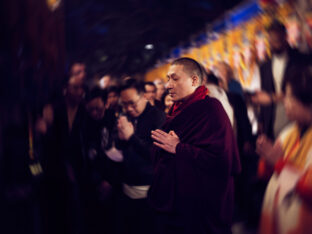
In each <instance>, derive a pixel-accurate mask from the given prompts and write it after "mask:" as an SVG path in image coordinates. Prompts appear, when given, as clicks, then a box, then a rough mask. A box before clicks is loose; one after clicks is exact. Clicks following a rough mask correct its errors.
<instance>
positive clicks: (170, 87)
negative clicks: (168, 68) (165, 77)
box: [165, 80, 172, 89]
mask: <svg viewBox="0 0 312 234" xmlns="http://www.w3.org/2000/svg"><path fill="white" fill-rule="evenodd" d="M165 89H172V82H171V80H169V81H168V82H167V83H166V84H165Z"/></svg>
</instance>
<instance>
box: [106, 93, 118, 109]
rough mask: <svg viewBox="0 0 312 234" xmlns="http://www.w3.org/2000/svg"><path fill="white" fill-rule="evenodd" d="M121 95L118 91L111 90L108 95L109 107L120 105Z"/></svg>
mask: <svg viewBox="0 0 312 234" xmlns="http://www.w3.org/2000/svg"><path fill="white" fill-rule="evenodd" d="M118 100H119V95H118V93H116V92H109V93H108V95H107V104H106V106H107V108H112V107H114V106H116V105H118Z"/></svg>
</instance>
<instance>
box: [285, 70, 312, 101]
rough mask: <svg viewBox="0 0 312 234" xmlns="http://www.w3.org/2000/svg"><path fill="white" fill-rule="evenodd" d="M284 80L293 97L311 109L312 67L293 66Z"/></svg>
mask: <svg viewBox="0 0 312 234" xmlns="http://www.w3.org/2000/svg"><path fill="white" fill-rule="evenodd" d="M285 79H286V85H287V84H288V85H290V87H291V91H292V93H293V95H294V96H295V97H296V98H297V99H298V100H299V101H300V102H301V103H302V104H304V105H305V106H310V107H312V66H311V65H309V66H304V65H297V66H293V67H292V68H291V69H290V71H289V72H288V73H287V74H286V77H285Z"/></svg>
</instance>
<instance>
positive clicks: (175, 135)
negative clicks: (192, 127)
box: [169, 130, 179, 138]
mask: <svg viewBox="0 0 312 234" xmlns="http://www.w3.org/2000/svg"><path fill="white" fill-rule="evenodd" d="M169 135H171V136H174V137H177V138H179V137H178V135H177V134H176V133H175V132H174V131H172V130H171V131H170V132H169Z"/></svg>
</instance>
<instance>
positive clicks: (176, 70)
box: [167, 64, 185, 76]
mask: <svg viewBox="0 0 312 234" xmlns="http://www.w3.org/2000/svg"><path fill="white" fill-rule="evenodd" d="M183 68H184V66H183V65H181V64H174V65H171V66H170V67H169V70H168V73H167V75H168V76H172V75H173V74H176V75H182V74H185V72H184V70H183Z"/></svg>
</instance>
